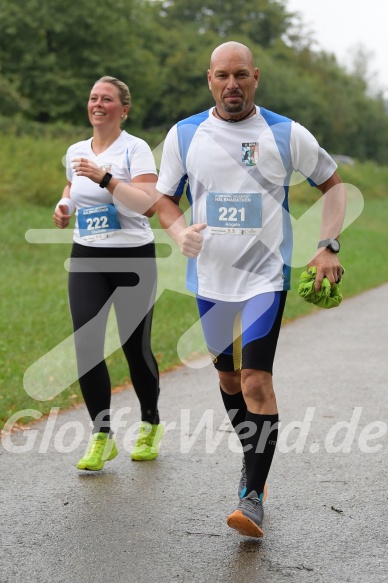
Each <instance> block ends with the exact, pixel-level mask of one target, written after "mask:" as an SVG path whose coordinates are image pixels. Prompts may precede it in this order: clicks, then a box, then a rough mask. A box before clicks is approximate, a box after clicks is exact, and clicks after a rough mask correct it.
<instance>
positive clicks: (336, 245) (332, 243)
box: [318, 239, 341, 253]
mask: <svg viewBox="0 0 388 583" xmlns="http://www.w3.org/2000/svg"><path fill="white" fill-rule="evenodd" d="M320 247H326V249H329V251H331V252H332V253H338V252H339V250H340V249H341V245H340V242H339V241H338V239H323V240H322V241H319V243H318V249H319V248H320Z"/></svg>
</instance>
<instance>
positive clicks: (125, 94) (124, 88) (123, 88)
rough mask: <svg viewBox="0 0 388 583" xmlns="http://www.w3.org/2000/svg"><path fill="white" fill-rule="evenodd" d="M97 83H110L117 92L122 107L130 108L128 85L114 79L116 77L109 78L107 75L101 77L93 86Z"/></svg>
mask: <svg viewBox="0 0 388 583" xmlns="http://www.w3.org/2000/svg"><path fill="white" fill-rule="evenodd" d="M97 83H111V84H112V85H114V86H115V87H117V89H118V90H119V96H120V101H121V103H122V104H123V105H129V106H131V92H130V91H129V88H128V85H126V84H125V83H123V81H120V79H116V77H109V75H105V77H101V79H98V80H97V81H96V82H95V83H94V85H97Z"/></svg>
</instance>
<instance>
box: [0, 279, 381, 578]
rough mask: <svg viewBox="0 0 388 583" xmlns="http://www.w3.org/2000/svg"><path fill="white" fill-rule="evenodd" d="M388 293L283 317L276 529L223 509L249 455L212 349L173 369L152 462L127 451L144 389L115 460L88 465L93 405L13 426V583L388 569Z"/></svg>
mask: <svg viewBox="0 0 388 583" xmlns="http://www.w3.org/2000/svg"><path fill="white" fill-rule="evenodd" d="M387 305H388V284H386V285H383V286H381V287H379V288H376V289H374V290H371V291H369V292H367V293H364V294H362V295H360V296H357V297H354V298H350V299H347V300H345V301H344V302H343V303H342V304H341V306H340V307H338V308H336V309H333V310H320V311H318V312H314V313H312V314H311V315H309V316H307V317H304V318H301V319H299V320H297V321H295V322H293V323H291V324H287V325H285V326H284V327H283V328H282V331H281V335H280V340H279V345H278V351H277V356H276V362H275V370H274V384H275V390H276V393H277V397H278V405H279V409H280V418H281V429H280V435H279V442H278V448H277V452H276V454H275V458H274V462H273V465H272V468H271V473H270V477H269V480H268V487H269V495H268V499H267V501H266V503H265V518H264V538H263V539H259V540H256V539H251V538H246V537H241V536H240V535H238V534H237V533H236V532H235V531H233V530H231V529H229V528H228V526H227V525H226V522H225V519H226V516H227V515H228V514H229V513H230V512H231V511H233V510H234V508H235V506H236V504H237V484H238V480H239V473H240V467H241V452H240V451H239V449H238V447H237V444H236V439H235V436H234V433H233V431H232V429H231V426H230V425H229V423H228V422H227V421H226V420H225V414H224V409H223V406H222V402H221V398H220V394H219V389H218V384H217V375H216V373H215V371H214V369H213V367H212V365H211V364H210V361H209V360H208V358H207V357H206V358H203V359H201V360H199V361H195V362H193V363H192V365H191V366H188V365H186V366H182V367H181V368H178V369H176V370H174V371H172V372H169V373H166V374H164V375H162V379H161V398H160V411H161V415H162V419H163V422H164V423H165V424H166V428H167V431H166V435H165V437H164V439H163V442H162V447H161V451H160V455H159V458H158V459H157V460H155V461H153V462H133V461H131V460H130V457H129V451H130V449H131V442H133V436H134V433H135V429H136V427H137V422H138V419H139V407H138V403H137V400H136V396H135V394H134V391H133V389H131V388H130V387H129V388H127V389H124V390H122V391H121V392H119V393H115V394H114V396H113V402H112V408H113V417H114V420H115V421H114V425H115V427H116V429H117V431H116V440H117V444H118V448H119V451H120V453H119V456H118V457H117V458H116V459H115V460H113V461H111V462H109V463H107V464H106V465H105V468H104V470H102V471H101V472H94V473H93V472H80V471H78V470H77V469H76V467H75V465H76V462H77V461H78V459H79V458H80V457H81V455H82V454H83V452H84V449H85V447H86V444H87V440H88V436H89V431H90V427H89V421H88V415H87V412H86V409H85V407H84V406H81V407H78V408H76V409H73V410H71V411H66V412H63V413H61V412H59V414H56V413H57V412H56V411H55V410H53V411H52V413H51V415H50V417H49V418H44V419H43V420H41V421H39V422H37V423H35V424H34V425H32V426H31V429H30V430H29V431H24V432H20V431H19V432H16V433H12V434H10V435H8V436H7V437H5V436H3V441H2V447H0V476H1V497H0V504H1V508H0V511H1V531H0V532H1V548H0V552H1V555H0V581H1V583H21V582H23V583H30V582H31V583H46V582H47V583H73V582H81V583H89V582H94V583H103V582H105V581H115V582H117V583H126V582H128V583H154V582H155V583H156V582H157V583H173V582H175V581H176V582H179V583H202V582H203V583H240V582H244V583H283V582H287V583H289V582H298V583H299V582H300V583H304V582H307V581H309V582H311V581H312V582H327V583H337V582H338V583H339V582H341V583H343V582H351V583H358V582H360V583H369V582H371V583H380V582H381V583H382V582H387V581H388V565H387V548H388V544H387V543H388V537H387V515H388V510H387V509H388V503H387V502H388V500H387V498H388V493H387V492H388V490H387V483H388V480H387V451H388V447H387V441H388V439H387V423H388V405H387V379H388V359H387V347H388V342H387V341H388V325H387V324H388V321H387V320H388V315H387ZM36 410H37V411H39V402H37V406H36Z"/></svg>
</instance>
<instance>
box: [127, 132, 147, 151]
mask: <svg viewBox="0 0 388 583" xmlns="http://www.w3.org/2000/svg"><path fill="white" fill-rule="evenodd" d="M121 138H122V139H123V140H124V141H125V142H126V144H127V147H129V146H131V147H133V148H134V147H136V146H138V147H146V148H149V147H150V146H149V145H148V144H147V142H146V141H145V140H143V139H142V138H138V137H137V136H134V135H133V134H129V133H128V132H126V131H125V130H123V131H122V132H121Z"/></svg>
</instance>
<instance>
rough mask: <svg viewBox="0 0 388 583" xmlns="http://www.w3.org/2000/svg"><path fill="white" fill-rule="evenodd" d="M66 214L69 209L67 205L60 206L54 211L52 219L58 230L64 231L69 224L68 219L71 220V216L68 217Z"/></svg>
mask: <svg viewBox="0 0 388 583" xmlns="http://www.w3.org/2000/svg"><path fill="white" fill-rule="evenodd" d="M68 212H69V208H68V206H67V204H60V205H58V207H57V208H56V209H55V212H54V215H53V219H54V223H55V225H56V226H57V227H58V228H59V229H65V228H66V227H68V225H69V223H70V219H71V215H69V214H68Z"/></svg>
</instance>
